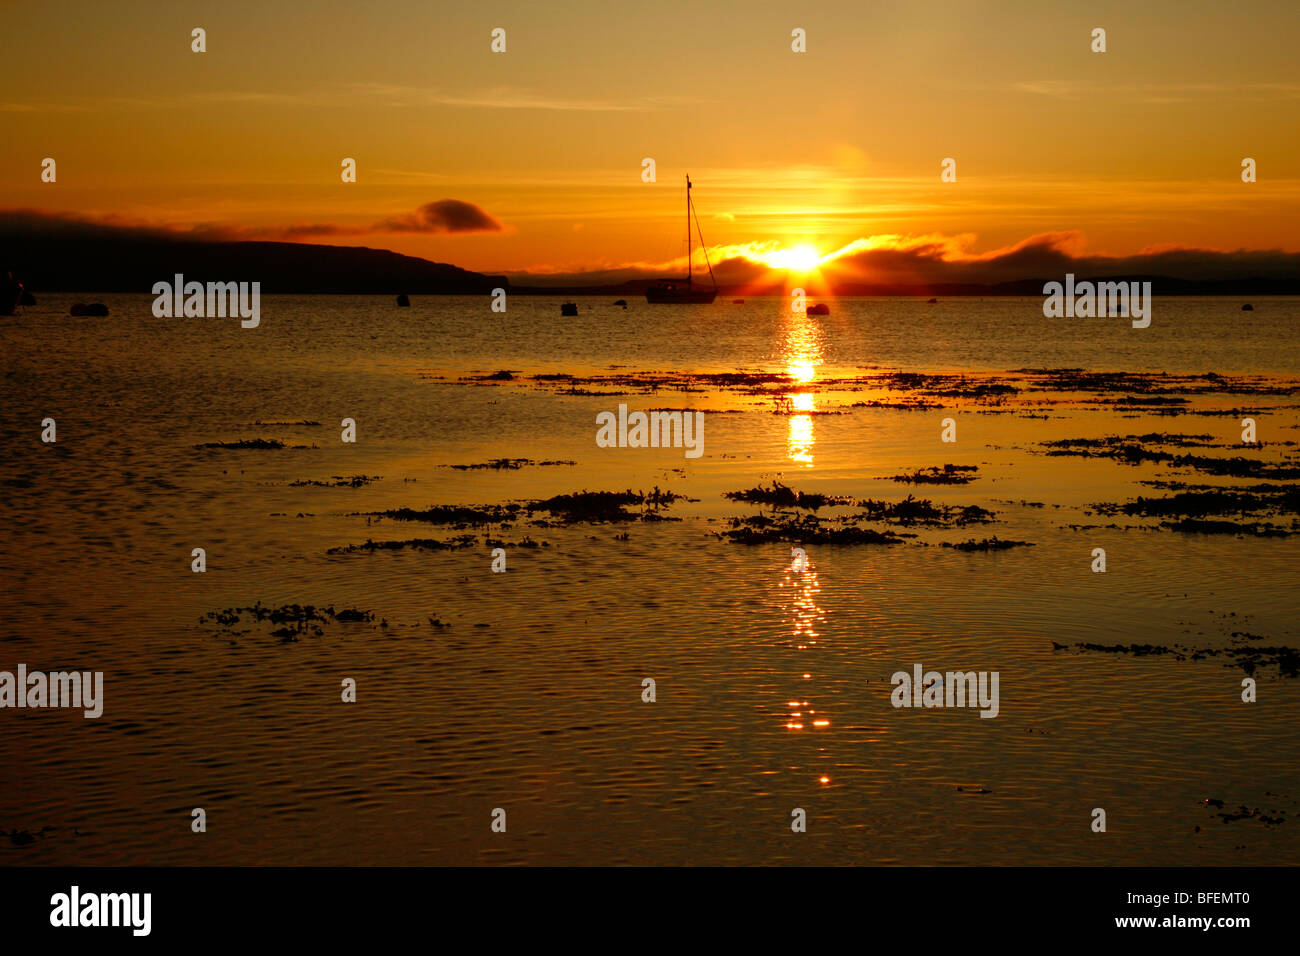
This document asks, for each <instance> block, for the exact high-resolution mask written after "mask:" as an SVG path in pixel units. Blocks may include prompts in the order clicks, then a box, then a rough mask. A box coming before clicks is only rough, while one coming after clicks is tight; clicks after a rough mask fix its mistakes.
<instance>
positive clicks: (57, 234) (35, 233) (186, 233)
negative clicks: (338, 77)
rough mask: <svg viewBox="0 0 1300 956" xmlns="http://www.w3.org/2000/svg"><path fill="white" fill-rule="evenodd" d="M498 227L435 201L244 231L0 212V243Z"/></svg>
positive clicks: (281, 238)
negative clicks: (352, 220) (347, 218)
mask: <svg viewBox="0 0 1300 956" xmlns="http://www.w3.org/2000/svg"><path fill="white" fill-rule="evenodd" d="M503 229H504V227H503V226H502V224H501V223H500V222H499V221H497V220H496V219H495V218H494V217H492V216H491V215H489V214H488V213H487V212H485V211H484V210H483V209H482V208H481V207H479V206H476V205H474V204H473V203H469V202H462V201H461V200H459V199H440V200H438V201H437V202H431V203H426V204H424V205H423V206H421V207H420V208H418V209H416V210H415V211H413V212H410V213H405V214H402V215H398V216H391V217H388V218H385V219H380V220H378V221H377V222H374V223H371V224H370V225H348V224H341V223H313V222H307V223H291V224H288V225H272V226H244V225H240V224H238V223H229V222H196V223H189V224H185V225H176V224H171V223H156V222H146V221H142V220H134V219H127V218H124V217H121V216H93V215H85V214H81V213H73V212H46V211H43V210H39V209H0V238H8V239H21V238H23V237H32V238H43V239H150V240H166V241H173V242H259V241H260V242H298V241H302V240H311V239H324V238H332V237H341V236H364V235H370V234H374V233H384V232H388V233H392V232H419V233H431V234H438V233H443V234H450V233H457V234H472V233H485V232H501V231H502V230H503Z"/></svg>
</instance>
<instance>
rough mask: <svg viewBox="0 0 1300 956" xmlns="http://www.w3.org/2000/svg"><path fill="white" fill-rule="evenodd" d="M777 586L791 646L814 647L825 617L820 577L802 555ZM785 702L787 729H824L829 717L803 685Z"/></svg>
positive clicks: (798, 649) (805, 674)
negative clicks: (820, 599)
mask: <svg viewBox="0 0 1300 956" xmlns="http://www.w3.org/2000/svg"><path fill="white" fill-rule="evenodd" d="M800 565H802V568H801V567H800ZM781 588H782V590H783V591H784V592H786V594H788V599H787V602H786V617H787V623H788V626H789V627H790V631H791V637H792V644H793V645H794V649H795V650H796V651H809V650H811V649H813V648H815V647H816V645H817V640H818V638H819V637H820V634H819V631H818V627H819V626H820V625H821V623H822V622H823V621H825V620H826V612H825V611H824V610H823V609H822V608H821V606H820V605H819V604H818V603H817V596H818V595H819V594H820V593H821V581H820V580H819V579H818V577H817V571H816V570H815V569H814V568H813V566H812V565H811V563H809V560H808V558H807V557H806V556H804V557H795V558H794V560H793V561H792V563H791V566H790V568H788V569H787V570H786V573H785V577H784V579H783V580H782V582H781ZM811 676H812V674H811V672H804V673H803V678H804V679H808V678H810V677H811ZM785 705H786V708H787V712H786V714H785V726H786V729H787V730H824V729H825V728H827V727H829V726H830V725H831V721H830V718H829V717H828V716H827V715H826V714H824V713H821V712H819V711H818V708H817V704H816V701H815V700H814V699H813V698H812V695H810V694H809V693H808V687H807V685H803V686H802V687H801V688H800V691H799V693H798V695H795V694H791V695H790V697H789V699H788V700H786V702H785Z"/></svg>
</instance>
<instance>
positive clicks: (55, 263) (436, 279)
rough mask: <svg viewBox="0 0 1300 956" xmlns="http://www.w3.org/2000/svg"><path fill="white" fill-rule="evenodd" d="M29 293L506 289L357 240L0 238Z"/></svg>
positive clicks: (490, 279)
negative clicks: (236, 285)
mask: <svg viewBox="0 0 1300 956" xmlns="http://www.w3.org/2000/svg"><path fill="white" fill-rule="evenodd" d="M3 269H11V270H13V272H14V274H15V275H16V276H18V277H19V279H21V280H22V282H23V283H24V285H26V287H27V288H28V289H30V290H32V291H33V292H36V293H40V292H143V293H148V292H149V291H150V289H152V287H153V284H154V283H155V282H159V281H162V280H166V281H168V282H170V281H171V280H172V277H173V276H174V275H175V274H176V273H178V272H179V273H181V274H182V275H184V276H185V280H186V281H187V282H188V281H191V280H193V281H198V282H210V281H211V282H261V283H262V293H263V294H264V295H275V294H277V293H345V294H369V293H374V294H384V295H396V294H397V293H401V292H405V293H409V294H411V295H458V294H462V295H463V294H472V293H490V292H491V291H492V290H493V289H495V288H509V286H510V283H509V282H508V280H506V279H505V277H503V276H488V275H482V274H480V273H477V272H469V271H467V270H465V269H459V268H457V267H456V266H451V265H445V264H443V263H440V262H430V261H429V260H427V259H418V258H416V257H414V256H403V255H399V254H398V253H395V252H389V251H388V250H386V249H368V248H365V247H361V246H317V245H308V244H305V243H294V242H202V241H193V240H188V241H178V240H173V239H154V238H123V237H117V238H113V239H104V238H73V237H55V236H12V235H10V236H3V237H0V271H2V270H3Z"/></svg>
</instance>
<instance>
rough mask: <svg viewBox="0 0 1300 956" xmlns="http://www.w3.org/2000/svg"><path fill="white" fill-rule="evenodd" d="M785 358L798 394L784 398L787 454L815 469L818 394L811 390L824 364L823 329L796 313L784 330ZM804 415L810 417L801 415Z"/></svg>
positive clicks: (786, 395) (787, 370)
mask: <svg viewBox="0 0 1300 956" xmlns="http://www.w3.org/2000/svg"><path fill="white" fill-rule="evenodd" d="M781 358H782V362H783V363H784V365H785V373H786V374H787V375H789V376H790V379H791V381H792V382H793V383H794V385H795V386H796V387H797V388H798V391H791V392H789V393H787V394H785V395H783V396H781V400H782V405H783V406H784V408H785V410H786V411H787V413H789V424H788V434H787V436H786V454H787V456H788V457H789V459H790V460H791V461H792V462H795V463H796V464H799V465H802V466H803V467H805V468H811V467H812V465H813V444H814V441H815V437H814V435H813V414H812V413H814V412H816V411H817V393H816V391H815V390H813V389H812V388H810V387H809V386H811V385H812V384H813V383H814V382H815V381H816V379H817V369H818V367H819V366H820V365H821V364H822V347H821V328H820V326H819V325H818V324H817V320H816V319H815V318H813V317H811V316H809V315H806V314H805V313H803V312H792V313H789V314H788V315H787V317H786V321H785V325H784V328H783V329H782V342H781ZM798 412H804V413H806V414H802V415H800V414H797V413H798Z"/></svg>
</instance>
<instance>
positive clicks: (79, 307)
mask: <svg viewBox="0 0 1300 956" xmlns="http://www.w3.org/2000/svg"><path fill="white" fill-rule="evenodd" d="M68 315H93V316H99V317H100V318H102V317H103V316H106V315H108V306H106V305H104V303H102V302H91V303H90V304H89V305H87V304H86V303H85V302H76V303H74V304H73V306H72V308H71V309H69V310H68Z"/></svg>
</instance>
